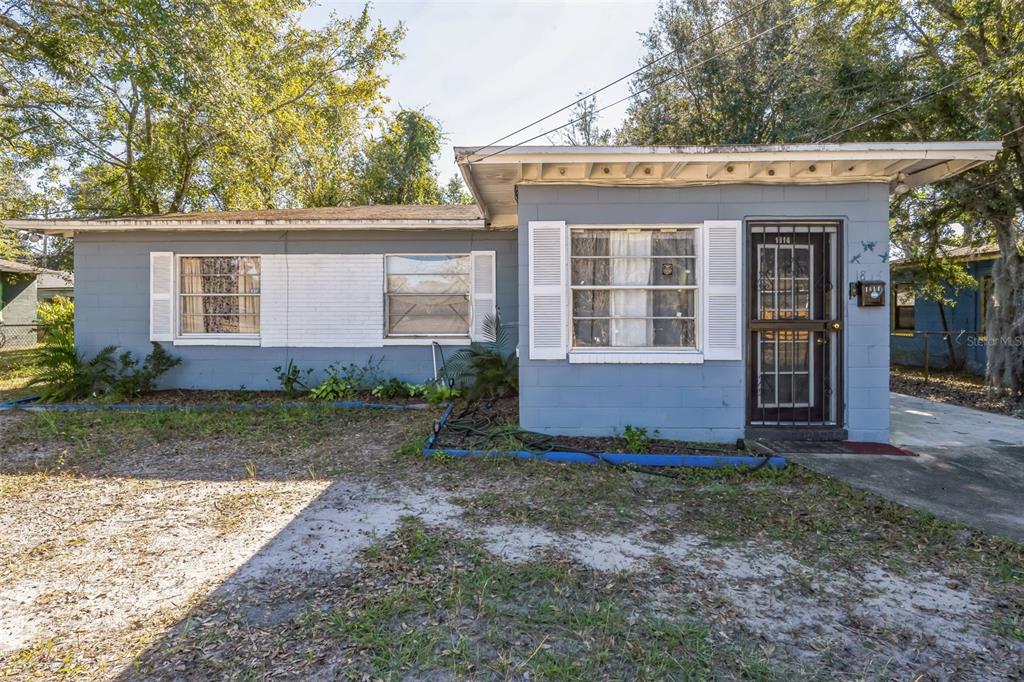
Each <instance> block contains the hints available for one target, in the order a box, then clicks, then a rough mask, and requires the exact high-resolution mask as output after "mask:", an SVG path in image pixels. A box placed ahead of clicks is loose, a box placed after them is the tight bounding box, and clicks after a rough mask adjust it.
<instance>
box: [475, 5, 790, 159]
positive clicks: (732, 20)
mask: <svg viewBox="0 0 1024 682" xmlns="http://www.w3.org/2000/svg"><path fill="white" fill-rule="evenodd" d="M774 1H775V0H764V1H763V2H761V3H760V4H758V5H755V6H753V7H750V8H748V9H747V10H745V11H743V12H740V13H739V14H737V15H735V16H733V17H731V18H730V19H728V20H727V21H724V22H722V23H721V24H718V25H717V26H712V27H711V28H710V29H708V30H707V31H705V32H704V33H701V34H700V35H699V36H697V37H695V38H693V39H692V40H689V41H687V42H686V43H685V44H683V45H681V46H680V47H677V48H676V49H674V50H671V51H669V52H666V53H665V54H663V55H661V56H660V57H658V58H656V59H653V60H651V61H649V62H647V63H646V64H643V65H642V66H640V67H638V68H636V69H633V70H632V71H630V72H629V73H627V74H625V75H623V76H619V77H618V78H616V79H615V80H613V81H610V82H608V83H605V84H604V85H602V86H601V87H599V88H597V89H596V90H591V91H590V92H588V93H587V94H585V95H583V96H582V97H580V98H579V99H577V100H575V101H573V102H570V103H569V104H566V105H565V106H564V107H562V108H560V109H555V110H554V111H552V112H551V113H550V114H547V115H545V116H541V117H540V118H538V119H537V120H536V121H532V122H530V123H527V124H526V125H524V126H523V127H522V128H518V129H516V130H513V131H512V132H511V133H509V134H508V135H503V136H502V137H499V138H498V139H497V140H494V141H493V142H489V143H487V144H485V145H483V146H482V147H477V148H476V149H474V150H473V152H472V153H473V154H477V153H479V151H480V150H481V149H486V148H487V147H493V146H494V145H496V144H498V143H499V142H503V141H505V140H507V139H508V138H510V137H512V136H513V135H518V134H519V133H521V132H523V131H525V130H529V129H530V128H532V127H533V126H535V125H537V124H538V123H543V122H544V121H546V120H548V119H549V118H551V117H552V116H555V115H556V114H560V113H562V112H563V111H565V110H567V109H571V108H572V107H574V106H576V105H577V104H579V103H580V102H584V101H586V100H587V99H589V98H591V97H593V96H595V95H596V94H597V93H599V92H604V91H605V90H607V89H608V88H610V87H612V86H614V85H618V84H619V83H621V82H622V81H624V80H626V79H627V78H632V77H633V76H635V75H637V74H638V73H640V72H641V71H646V70H647V69H649V68H651V67H652V66H654V65H656V64H660V63H661V62H663V61H665V60H666V59H668V58H669V57H672V56H675V55H678V54H680V53H681V52H682V51H683V50H685V49H686V48H688V47H690V46H692V45H693V44H695V43H697V42H698V41H700V40H703V39H704V38H707V37H708V36H710V35H711V34H712V33H715V32H716V31H720V30H721V29H723V28H725V27H726V26H728V25H730V24H733V23H735V22H737V21H739V20H740V19H742V18H743V17H745V16H747V15H749V14H752V13H754V12H756V11H757V10H759V9H761V8H762V7H764V6H765V5H767V4H768V3H770V2H774ZM595 113H596V112H595Z"/></svg>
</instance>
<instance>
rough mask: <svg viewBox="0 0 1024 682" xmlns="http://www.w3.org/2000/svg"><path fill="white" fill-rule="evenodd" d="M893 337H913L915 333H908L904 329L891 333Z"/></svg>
mask: <svg viewBox="0 0 1024 682" xmlns="http://www.w3.org/2000/svg"><path fill="white" fill-rule="evenodd" d="M890 333H891V334H892V335H893V336H913V335H914V332H911V331H906V330H904V329H895V330H893V331H892V332H890Z"/></svg>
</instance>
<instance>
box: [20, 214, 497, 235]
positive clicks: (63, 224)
mask: <svg viewBox="0 0 1024 682" xmlns="http://www.w3.org/2000/svg"><path fill="white" fill-rule="evenodd" d="M4 224H5V225H6V226H7V227H9V228H12V229H15V230H28V231H30V232H40V233H43V234H57V235H64V236H71V235H73V234H74V233H76V232H159V231H170V232H263V231H281V230H311V231H319V230H484V229H487V224H486V221H485V220H484V219H483V218H475V219H472V220H422V219H419V220H167V219H145V218H123V219H116V218H113V219H112V218H107V219H103V220H38V219H37V220H7V221H4Z"/></svg>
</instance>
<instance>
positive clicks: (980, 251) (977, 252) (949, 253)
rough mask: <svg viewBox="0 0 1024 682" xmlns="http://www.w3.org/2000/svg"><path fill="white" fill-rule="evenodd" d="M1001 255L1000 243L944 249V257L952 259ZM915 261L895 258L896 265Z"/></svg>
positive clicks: (981, 258) (975, 258) (986, 258)
mask: <svg viewBox="0 0 1024 682" xmlns="http://www.w3.org/2000/svg"><path fill="white" fill-rule="evenodd" d="M998 256H999V245H998V244H982V245H981V246H956V247H953V248H950V249H942V257H943V258H947V259H950V260H962V261H974V260H991V259H993V258H997V257H998ZM913 262H914V261H912V260H910V259H909V258H904V257H901V258H896V259H893V261H892V264H893V265H894V266H899V265H910V264H911V263H913Z"/></svg>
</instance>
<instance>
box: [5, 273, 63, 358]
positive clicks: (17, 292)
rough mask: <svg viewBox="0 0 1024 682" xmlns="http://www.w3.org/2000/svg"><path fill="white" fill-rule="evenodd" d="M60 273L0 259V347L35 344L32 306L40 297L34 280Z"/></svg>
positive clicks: (20, 346)
mask: <svg viewBox="0 0 1024 682" xmlns="http://www.w3.org/2000/svg"><path fill="white" fill-rule="evenodd" d="M61 275H62V273H60V272H57V271H55V270H46V269H44V268H37V267H35V266H34V265H27V264H25V263H18V262H15V261H9V260H0V350H2V349H8V350H9V349H20V348H28V347H31V346H34V345H35V344H36V338H37V334H36V327H35V324H36V306H37V305H38V304H39V301H40V300H41V299H39V294H38V282H39V280H40V279H42V278H44V277H46V278H53V277H59V276H61ZM47 281H49V280H47Z"/></svg>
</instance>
